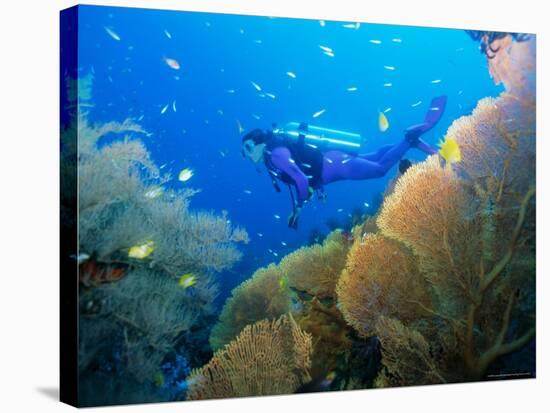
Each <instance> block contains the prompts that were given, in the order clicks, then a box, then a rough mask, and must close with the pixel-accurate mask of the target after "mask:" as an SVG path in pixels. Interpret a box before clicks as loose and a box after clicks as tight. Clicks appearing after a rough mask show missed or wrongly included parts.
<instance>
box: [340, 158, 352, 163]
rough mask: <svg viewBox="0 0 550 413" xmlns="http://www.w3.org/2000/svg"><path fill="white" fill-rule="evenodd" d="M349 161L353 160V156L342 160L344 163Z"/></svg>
mask: <svg viewBox="0 0 550 413" xmlns="http://www.w3.org/2000/svg"><path fill="white" fill-rule="evenodd" d="M349 161H351V158H347V159H344V160H343V161H342V164H346V163H348V162H349Z"/></svg>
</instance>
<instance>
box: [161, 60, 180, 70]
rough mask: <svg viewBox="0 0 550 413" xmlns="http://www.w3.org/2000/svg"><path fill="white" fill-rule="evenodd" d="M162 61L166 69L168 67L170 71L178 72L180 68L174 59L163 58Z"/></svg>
mask: <svg viewBox="0 0 550 413" xmlns="http://www.w3.org/2000/svg"><path fill="white" fill-rule="evenodd" d="M163 60H164V63H166V64H167V65H168V67H170V68H171V69H174V70H180V67H181V66H180V64H179V63H178V61H177V60H176V59H172V58H171V57H165V58H164V59H163Z"/></svg>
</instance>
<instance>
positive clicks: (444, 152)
mask: <svg viewBox="0 0 550 413" xmlns="http://www.w3.org/2000/svg"><path fill="white" fill-rule="evenodd" d="M439 148H440V149H439V154H440V155H441V156H442V157H443V159H445V160H446V161H447V162H449V163H451V164H452V163H456V162H460V161H462V153H461V152H460V146H458V143H457V141H456V140H454V139H453V138H447V139H445V142H440V143H439Z"/></svg>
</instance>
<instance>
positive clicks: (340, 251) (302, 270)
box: [280, 230, 349, 299]
mask: <svg viewBox="0 0 550 413" xmlns="http://www.w3.org/2000/svg"><path fill="white" fill-rule="evenodd" d="M348 244H349V243H348V242H347V241H346V240H345V239H344V237H343V235H342V233H341V232H340V231H338V230H337V231H334V232H333V233H331V234H330V235H329V236H328V237H327V239H326V240H325V242H324V243H323V244H322V245H319V244H315V245H312V246H309V247H302V248H300V249H298V250H296V251H294V252H293V253H291V254H289V255H287V256H286V257H285V258H284V259H283V260H282V261H281V264H280V268H281V271H282V273H283V274H285V276H287V277H288V284H289V286H290V287H292V288H295V289H296V290H299V291H305V292H307V293H308V294H311V295H314V296H316V297H317V298H319V299H323V298H334V295H335V294H334V288H335V286H336V282H337V281H338V276H339V275H340V272H341V271H342V269H343V268H344V264H345V262H346V256H347V252H348Z"/></svg>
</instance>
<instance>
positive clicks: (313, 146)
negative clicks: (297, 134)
mask: <svg viewBox="0 0 550 413" xmlns="http://www.w3.org/2000/svg"><path fill="white" fill-rule="evenodd" d="M306 145H307V146H309V147H310V148H313V149H317V148H318V146H317V145H314V144H312V143H307V144H306Z"/></svg>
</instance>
